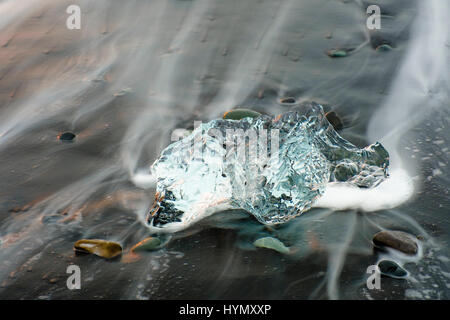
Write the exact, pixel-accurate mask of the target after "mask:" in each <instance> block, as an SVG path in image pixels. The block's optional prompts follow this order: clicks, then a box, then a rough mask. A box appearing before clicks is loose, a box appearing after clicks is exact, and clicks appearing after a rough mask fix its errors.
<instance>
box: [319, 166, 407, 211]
mask: <svg viewBox="0 0 450 320" xmlns="http://www.w3.org/2000/svg"><path fill="white" fill-rule="evenodd" d="M413 192H414V183H413V181H412V179H411V177H409V175H408V174H407V172H406V171H405V170H403V169H395V170H393V171H392V172H391V173H390V177H389V178H388V179H386V180H385V181H383V182H382V183H381V184H379V185H378V186H376V187H375V188H370V189H365V188H358V187H356V186H354V185H351V184H350V183H345V182H330V183H329V184H328V185H327V188H326V190H325V193H324V195H323V196H322V197H320V198H319V199H318V200H317V202H316V203H315V204H314V207H319V208H330V209H333V210H348V209H356V210H362V211H369V212H370V211H378V210H383V209H390V208H394V207H397V206H399V205H400V204H402V203H404V202H405V201H407V200H408V199H409V198H410V197H411V196H412V194H413Z"/></svg>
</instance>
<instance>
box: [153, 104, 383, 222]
mask: <svg viewBox="0 0 450 320" xmlns="http://www.w3.org/2000/svg"><path fill="white" fill-rule="evenodd" d="M388 165H389V154H388V152H387V151H386V149H384V147H383V146H382V145H381V144H380V143H378V142H377V143H375V144H372V145H369V146H368V147H366V148H363V149H360V148H358V147H356V146H354V145H353V144H351V143H350V142H348V141H347V140H345V139H344V138H342V137H341V136H340V135H339V134H338V133H337V132H336V131H335V130H334V128H333V126H332V125H331V124H330V123H329V122H328V120H327V118H326V117H325V115H324V112H323V108H322V106H320V105H319V104H317V103H314V102H311V103H306V104H303V105H301V106H299V107H296V108H294V109H292V110H291V111H289V112H286V113H284V114H282V115H280V116H278V117H275V118H274V117H270V116H267V115H260V116H258V117H254V118H251V117H247V118H244V119H241V120H230V119H220V120H213V121H210V122H208V123H204V124H201V125H200V126H199V127H197V128H196V129H195V130H194V131H193V132H192V133H191V134H190V135H189V136H187V137H186V138H184V139H182V140H179V141H177V142H174V143H172V144H171V145H169V146H168V147H167V148H166V149H165V150H163V151H162V153H161V157H160V158H159V159H157V160H156V161H155V162H154V163H153V165H152V166H151V172H152V174H153V175H154V176H155V177H156V179H157V186H156V197H155V203H154V205H153V207H152V208H151V209H150V211H149V213H148V215H147V221H148V223H149V225H150V226H152V227H159V228H165V229H169V230H179V229H182V228H184V227H186V226H188V225H189V224H190V223H192V222H194V221H196V220H199V219H201V218H204V217H206V216H208V215H210V214H212V213H214V212H216V211H222V210H226V209H239V208H240V209H244V210H246V211H248V212H249V213H250V214H252V215H253V216H254V217H255V218H256V219H258V220H259V221H260V222H262V223H265V224H277V223H283V222H286V221H288V220H290V219H292V218H294V217H296V216H298V215H300V214H301V213H303V212H305V211H307V210H308V209H309V208H310V207H311V205H312V204H313V203H314V202H315V200H316V199H317V198H318V197H320V196H321V195H322V194H323V193H324V191H325V188H326V185H327V183H328V182H330V181H342V182H347V183H352V184H354V185H356V186H359V187H364V188H370V187H373V186H376V185H377V184H379V183H380V182H382V181H383V180H384V179H385V178H386V177H387V167H388Z"/></svg>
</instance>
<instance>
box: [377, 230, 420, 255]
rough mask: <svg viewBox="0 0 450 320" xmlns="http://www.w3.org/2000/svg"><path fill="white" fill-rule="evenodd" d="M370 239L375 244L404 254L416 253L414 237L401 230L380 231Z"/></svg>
mask: <svg viewBox="0 0 450 320" xmlns="http://www.w3.org/2000/svg"><path fill="white" fill-rule="evenodd" d="M372 241H373V243H374V244H375V245H376V246H387V247H390V248H393V249H396V250H399V251H401V252H403V253H406V254H416V253H417V249H418V246H417V242H416V241H415V240H414V237H413V236H412V235H410V234H408V233H406V232H403V231H388V230H386V231H380V232H378V233H377V234H375V235H374V236H373V240H372Z"/></svg>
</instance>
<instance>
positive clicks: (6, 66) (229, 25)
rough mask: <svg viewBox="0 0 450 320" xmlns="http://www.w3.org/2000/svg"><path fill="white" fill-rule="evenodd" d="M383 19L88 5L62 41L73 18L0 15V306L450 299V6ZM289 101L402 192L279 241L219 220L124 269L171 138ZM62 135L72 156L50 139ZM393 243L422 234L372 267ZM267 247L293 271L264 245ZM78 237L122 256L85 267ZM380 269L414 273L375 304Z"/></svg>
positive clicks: (437, 0)
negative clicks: (311, 106)
mask: <svg viewBox="0 0 450 320" xmlns="http://www.w3.org/2000/svg"><path fill="white" fill-rule="evenodd" d="M374 2H375V4H378V5H379V6H380V7H381V14H382V16H381V29H380V30H368V29H367V28H366V19H367V14H366V8H367V6H368V5H369V3H367V2H365V1H356V0H355V1H349V0H276V1H269V0H245V1H240V0H230V1H219V0H191V1H190V0H156V1H142V0H130V1H118V0H117V1H107V0H98V1H88V0H80V1H77V5H79V6H80V8H81V29H80V30H69V29H68V28H67V27H66V19H67V17H68V16H69V15H68V14H67V13H66V8H67V7H68V6H69V5H71V4H72V1H58V2H55V1H51V0H39V1H38V0H21V1H13V0H2V1H0V17H1V19H0V30H1V32H0V61H1V64H0V297H1V298H3V299H5V298H25V299H91V298H93V299H102V298H109V299H111V298H112V299H116V298H117V299H118V298H120V299H161V298H172V299H187V298H189V299H212V298H215V299H223V298H228V299H230V298H235V299H240V298H251V299H264V298H266V299H308V298H309V299H339V298H340V299H448V298H449V293H450V290H449V288H450V250H449V248H448V242H449V240H450V236H449V233H448V232H449V230H450V221H449V218H448V212H449V211H448V208H449V202H450V201H449V199H450V197H449V190H448V185H449V179H450V176H449V174H448V171H447V166H448V162H449V155H450V151H449V148H448V141H449V139H450V132H449V129H448V128H449V119H450V108H449V102H450V97H449V95H450V90H449V89H450V81H449V76H448V74H449V71H450V67H449V63H450V60H449V50H450V28H449V22H448V21H449V20H448V17H450V4H449V3H448V1H447V0H427V1H407V0H401V1H393V0H391V1H387V0H383V1H374ZM370 4H373V3H370ZM380 44H389V45H390V46H391V47H392V50H389V51H382V50H375V49H376V48H377V47H378V46H379V45H380ZM333 48H351V49H354V50H353V51H351V54H349V55H348V56H346V57H343V58H330V57H329V56H327V54H326V52H327V51H328V50H330V49H333ZM283 97H294V98H295V99H296V100H297V101H310V100H313V101H317V102H319V103H321V104H322V105H323V106H324V107H325V109H326V111H327V110H334V111H336V112H337V113H338V114H339V115H340V116H341V117H342V118H343V121H344V127H345V128H344V129H343V130H342V131H341V132H340V134H341V135H342V136H343V137H344V138H345V139H347V140H348V141H350V142H352V143H353V144H355V145H357V146H358V147H364V146H366V145H368V144H372V143H375V142H376V141H380V142H381V143H382V144H383V145H384V146H385V147H386V149H387V150H388V151H389V153H390V156H391V159H390V178H389V179H388V180H386V181H385V182H383V183H382V184H380V185H379V187H377V188H372V189H364V190H363V189H354V188H345V187H342V186H336V185H330V186H329V187H327V189H326V191H325V194H324V195H323V197H322V198H320V199H319V201H318V202H317V203H316V205H315V208H313V209H311V210H310V211H308V212H305V213H304V214H303V215H301V216H300V217H298V218H295V219H293V220H291V221H289V222H288V223H285V224H283V225H280V226H277V227H273V228H268V227H266V226H264V225H263V224H261V223H259V222H258V221H256V219H254V218H252V217H251V216H250V215H249V214H247V213H245V212H244V211H239V210H233V211H225V212H221V213H217V214H214V215H212V216H210V217H208V218H206V219H204V220H202V221H200V222H199V223H197V224H195V225H193V226H191V227H189V228H186V229H185V230H183V231H181V232H177V233H174V234H172V235H170V239H169V242H168V243H167V246H166V247H165V248H163V249H161V250H158V251H155V252H148V253H142V254H140V255H135V254H131V253H130V252H129V249H130V248H131V246H133V245H134V244H135V243H136V242H138V241H141V240H142V239H144V238H145V237H148V236H149V235H150V234H151V233H150V230H149V229H148V228H147V226H146V225H145V222H144V218H145V215H146V213H147V211H148V209H149V208H150V206H151V204H152V202H153V200H154V195H155V187H154V183H153V178H152V177H151V176H150V175H149V165H150V164H151V163H153V161H155V160H156V159H157V158H158V157H159V155H160V152H161V151H162V150H163V149H164V148H165V147H166V146H167V145H169V143H170V140H171V139H170V138H171V135H172V133H173V132H174V130H175V129H177V128H187V129H189V128H192V126H193V123H194V120H197V121H204V122H206V121H209V120H212V119H217V118H219V117H221V115H222V114H223V112H225V111H227V110H229V109H231V108H233V107H238V106H240V107H246V108H250V109H254V110H257V111H260V112H263V113H266V114H269V115H277V114H280V113H283V112H286V111H288V110H289V109H290V106H289V105H286V104H283V103H280V99H282V98H283ZM67 131H69V132H73V133H75V134H76V138H75V140H74V141H73V142H72V143H64V142H62V141H60V140H58V138H57V136H58V135H59V134H60V133H62V132H67ZM385 229H395V230H403V231H407V232H409V233H411V234H413V235H416V236H420V239H422V240H421V241H420V243H421V245H420V248H419V253H418V255H417V256H414V257H412V258H411V257H408V256H404V255H398V254H396V253H395V252H390V251H389V252H384V253H380V252H378V251H374V249H373V244H372V241H371V240H372V237H373V235H374V234H375V233H376V232H378V231H380V230H385ZM262 236H272V237H276V238H278V239H280V240H281V241H283V243H285V244H286V245H287V246H289V247H290V248H291V250H290V254H280V253H278V252H275V251H271V250H266V249H257V248H255V247H254V246H253V244H252V243H253V241H254V240H256V239H257V238H260V237H262ZM82 238H100V239H107V240H113V241H117V242H119V243H120V244H121V245H122V246H123V248H124V254H123V255H122V256H121V257H120V258H118V259H114V260H111V261H109V260H104V259H101V258H99V257H96V256H89V255H88V256H76V255H75V254H74V252H73V244H74V242H75V241H77V240H79V239H82ZM386 256H387V257H389V258H390V259H394V260H396V261H397V262H398V263H400V264H402V265H403V267H404V268H405V269H406V270H407V271H408V276H407V277H406V279H391V278H382V280H381V289H379V290H378V289H372V290H370V289H368V288H367V286H366V279H367V277H368V276H369V274H367V273H366V270H367V267H368V266H370V265H373V264H374V263H376V262H377V261H379V260H380V259H383V258H385V257H386ZM70 264H76V265H78V266H80V268H81V277H82V282H81V289H80V290H69V289H68V288H67V286H66V279H67V277H68V276H69V275H68V274H67V273H66V269H67V267H68V266H69V265H70Z"/></svg>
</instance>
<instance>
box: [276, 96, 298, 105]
mask: <svg viewBox="0 0 450 320" xmlns="http://www.w3.org/2000/svg"><path fill="white" fill-rule="evenodd" d="M295 103H297V100H295V98H293V97H286V98H281V99H280V104H282V105H286V104H295Z"/></svg>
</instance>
